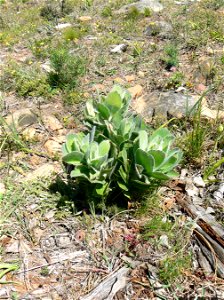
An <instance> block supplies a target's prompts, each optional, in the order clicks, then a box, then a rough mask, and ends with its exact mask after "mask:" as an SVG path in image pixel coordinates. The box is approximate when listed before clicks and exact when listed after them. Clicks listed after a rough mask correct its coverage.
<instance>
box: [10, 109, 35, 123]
mask: <svg viewBox="0 0 224 300" xmlns="http://www.w3.org/2000/svg"><path fill="white" fill-rule="evenodd" d="M37 121H38V117H37V115H36V114H35V113H34V112H32V111H31V110H30V109H28V108H24V109H19V110H17V111H15V112H14V113H13V114H12V115H9V116H8V117H7V118H6V122H7V124H8V125H12V126H15V127H16V128H19V127H20V128H21V127H24V126H30V125H33V124H35V123H37Z"/></svg>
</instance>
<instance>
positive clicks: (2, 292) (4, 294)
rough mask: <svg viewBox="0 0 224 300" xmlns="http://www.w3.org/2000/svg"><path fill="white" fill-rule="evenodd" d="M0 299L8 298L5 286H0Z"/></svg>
mask: <svg viewBox="0 0 224 300" xmlns="http://www.w3.org/2000/svg"><path fill="white" fill-rule="evenodd" d="M1 281H3V278H1ZM0 299H9V290H8V289H7V288H5V287H1V288H0Z"/></svg>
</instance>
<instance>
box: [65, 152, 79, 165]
mask: <svg viewBox="0 0 224 300" xmlns="http://www.w3.org/2000/svg"><path fill="white" fill-rule="evenodd" d="M83 157H84V154H83V153H81V152H78V151H73V152H70V153H69V154H67V155H65V156H64V157H63V161H64V162H66V163H67V164H70V165H74V166H75V165H80V164H81V163H82V160H83Z"/></svg>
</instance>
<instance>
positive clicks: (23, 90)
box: [0, 64, 52, 97]
mask: <svg viewBox="0 0 224 300" xmlns="http://www.w3.org/2000/svg"><path fill="white" fill-rule="evenodd" d="M0 87H1V88H2V89H3V90H5V91H7V90H10V91H11V90H14V91H15V92H16V93H17V95H19V96H22V97H28V96H32V97H40V96H42V97H49V96H50V95H51V92H52V89H51V87H50V85H49V83H48V78H47V75H46V74H45V73H44V72H42V71H41V69H40V67H39V66H37V65H32V66H27V65H26V66H22V67H21V66H19V65H18V64H12V65H10V66H9V67H8V68H7V69H6V70H5V72H4V74H3V76H2V78H1V80H0Z"/></svg>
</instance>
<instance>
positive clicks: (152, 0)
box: [117, 0, 163, 14]
mask: <svg viewBox="0 0 224 300" xmlns="http://www.w3.org/2000/svg"><path fill="white" fill-rule="evenodd" d="M131 7H136V8H137V9H138V10H139V11H140V12H143V13H144V11H145V9H150V10H152V11H153V12H160V11H161V10H163V5H162V4H161V3H160V2H159V1H158V0H140V1H139V2H134V3H131V4H127V5H124V6H122V7H121V8H120V9H119V10H118V11H117V13H118V14H123V13H127V12H128V11H129V9H130V8H131Z"/></svg>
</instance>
